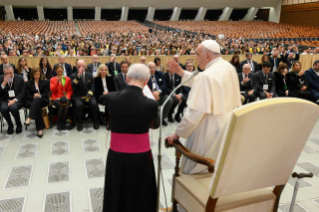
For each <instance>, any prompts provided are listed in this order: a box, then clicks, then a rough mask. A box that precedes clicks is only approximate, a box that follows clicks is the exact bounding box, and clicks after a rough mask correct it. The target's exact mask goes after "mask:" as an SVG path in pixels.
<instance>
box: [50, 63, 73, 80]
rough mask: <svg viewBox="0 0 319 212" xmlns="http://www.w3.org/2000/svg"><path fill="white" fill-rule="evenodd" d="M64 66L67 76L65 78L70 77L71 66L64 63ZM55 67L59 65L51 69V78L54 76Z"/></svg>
mask: <svg viewBox="0 0 319 212" xmlns="http://www.w3.org/2000/svg"><path fill="white" fill-rule="evenodd" d="M64 64H65V71H66V75H67V77H70V76H71V74H72V67H71V65H70V64H68V63H64ZM57 65H60V63H58V64H55V65H54V67H53V74H52V76H54V77H55V76H56V72H55V66H57Z"/></svg>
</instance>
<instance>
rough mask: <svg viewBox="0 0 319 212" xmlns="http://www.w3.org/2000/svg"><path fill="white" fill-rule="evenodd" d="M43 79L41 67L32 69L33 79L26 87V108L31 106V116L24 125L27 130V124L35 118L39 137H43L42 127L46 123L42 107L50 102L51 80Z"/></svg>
mask: <svg viewBox="0 0 319 212" xmlns="http://www.w3.org/2000/svg"><path fill="white" fill-rule="evenodd" d="M41 79H42V71H41V70H40V69H39V68H34V69H32V71H31V79H30V81H28V82H27V83H26V89H25V93H26V95H25V97H26V100H25V106H26V108H29V110H30V112H29V117H28V119H27V120H26V121H25V123H24V125H25V128H26V130H27V126H29V125H30V123H31V119H34V120H35V126H36V130H37V131H38V137H39V138H42V137H43V133H42V129H44V128H45V124H44V121H43V117H42V108H43V107H45V106H47V105H48V104H49V103H50V99H49V93H50V87H49V82H48V81H47V80H41Z"/></svg>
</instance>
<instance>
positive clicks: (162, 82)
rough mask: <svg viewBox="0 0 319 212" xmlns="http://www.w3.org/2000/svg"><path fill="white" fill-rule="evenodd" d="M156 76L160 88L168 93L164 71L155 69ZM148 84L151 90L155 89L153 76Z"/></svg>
mask: <svg viewBox="0 0 319 212" xmlns="http://www.w3.org/2000/svg"><path fill="white" fill-rule="evenodd" d="M154 77H155V80H156V83H157V85H158V87H159V89H160V90H161V91H162V94H166V93H167V84H166V80H165V79H164V75H163V73H162V72H160V71H155V74H154ZM147 85H148V87H150V89H151V91H155V90H154V89H153V84H152V76H151V77H150V79H149V81H148V83H147Z"/></svg>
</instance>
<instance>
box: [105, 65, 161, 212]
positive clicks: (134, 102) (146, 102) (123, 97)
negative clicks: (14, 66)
mask: <svg viewBox="0 0 319 212" xmlns="http://www.w3.org/2000/svg"><path fill="white" fill-rule="evenodd" d="M127 77H128V84H129V85H128V86H127V87H125V88H124V89H123V90H122V91H119V92H113V93H109V94H108V95H107V96H106V105H107V111H108V113H109V114H110V123H111V125H110V128H111V144H110V149H109V151H108V155H107V161H106V172H105V184H104V188H105V189H104V205H103V211H110V212H118V211H121V208H122V205H123V202H125V203H126V204H129V205H130V210H132V211H147V212H155V211H156V205H157V204H156V203H157V193H156V181H155V171H154V163H153V158H152V151H151V148H150V141H149V134H148V131H149V128H150V127H151V126H153V128H154V125H157V126H158V122H159V120H158V112H157V111H158V103H157V101H154V100H153V99H149V98H147V97H146V96H144V94H143V88H144V86H146V85H147V82H148V80H149V77H150V73H149V70H148V67H147V66H145V65H144V64H140V63H137V64H133V65H131V66H130V68H129V71H128V73H127ZM114 193H116V194H117V195H114ZM141 198H142V199H143V201H140V200H141Z"/></svg>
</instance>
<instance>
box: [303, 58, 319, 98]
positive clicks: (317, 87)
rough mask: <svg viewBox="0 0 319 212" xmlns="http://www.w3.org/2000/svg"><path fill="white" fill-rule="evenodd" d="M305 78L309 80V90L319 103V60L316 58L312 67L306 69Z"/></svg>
mask: <svg viewBox="0 0 319 212" xmlns="http://www.w3.org/2000/svg"><path fill="white" fill-rule="evenodd" d="M305 80H306V81H307V82H308V85H309V88H308V90H309V92H310V93H311V95H312V97H313V99H314V101H315V102H316V103H317V104H319V60H316V61H315V62H314V63H313V66H312V68H311V69H309V70H307V71H306V73H305Z"/></svg>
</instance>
